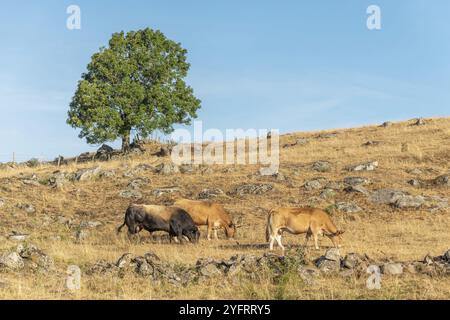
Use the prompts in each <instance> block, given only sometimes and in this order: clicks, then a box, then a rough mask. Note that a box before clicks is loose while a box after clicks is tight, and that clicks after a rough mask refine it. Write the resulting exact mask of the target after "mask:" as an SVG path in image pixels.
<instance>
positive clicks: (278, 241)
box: [275, 234, 285, 252]
mask: <svg viewBox="0 0 450 320" xmlns="http://www.w3.org/2000/svg"><path fill="white" fill-rule="evenodd" d="M275 239H276V240H277V243H278V245H279V246H280V248H281V250H283V252H284V250H285V247H284V246H283V244H282V243H281V234H278V235H277V236H276V238H275Z"/></svg>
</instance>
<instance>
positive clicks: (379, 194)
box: [370, 189, 406, 204]
mask: <svg viewBox="0 0 450 320" xmlns="http://www.w3.org/2000/svg"><path fill="white" fill-rule="evenodd" d="M405 195H406V193H405V192H403V191H399V190H391V189H380V190H377V191H374V192H372V194H371V196H370V201H372V202H373V203H377V204H394V203H395V202H396V201H397V200H398V199H400V198H402V197H404V196H405Z"/></svg>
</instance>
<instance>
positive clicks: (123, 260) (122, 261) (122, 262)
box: [116, 253, 133, 269]
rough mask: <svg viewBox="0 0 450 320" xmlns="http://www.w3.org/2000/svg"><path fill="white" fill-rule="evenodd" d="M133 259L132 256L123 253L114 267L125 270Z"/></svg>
mask: <svg viewBox="0 0 450 320" xmlns="http://www.w3.org/2000/svg"><path fill="white" fill-rule="evenodd" d="M132 259H133V254H131V253H125V254H124V255H122V256H121V257H120V258H119V260H117V262H116V266H117V267H118V268H120V269H123V268H126V267H128V266H129V265H130V264H131V260H132Z"/></svg>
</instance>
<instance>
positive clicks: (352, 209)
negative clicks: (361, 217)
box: [336, 202, 362, 213]
mask: <svg viewBox="0 0 450 320" xmlns="http://www.w3.org/2000/svg"><path fill="white" fill-rule="evenodd" d="M336 209H338V210H339V211H342V212H345V213H358V212H361V211H362V209H361V208H360V207H359V206H358V205H356V204H354V203H349V202H338V203H336Z"/></svg>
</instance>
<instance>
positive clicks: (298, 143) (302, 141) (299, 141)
mask: <svg viewBox="0 0 450 320" xmlns="http://www.w3.org/2000/svg"><path fill="white" fill-rule="evenodd" d="M307 143H308V139H306V138H299V139H297V140H296V141H295V142H293V143H286V144H284V145H283V148H285V149H286V148H290V147H295V146H303V145H305V144H307Z"/></svg>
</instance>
